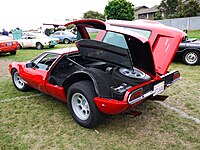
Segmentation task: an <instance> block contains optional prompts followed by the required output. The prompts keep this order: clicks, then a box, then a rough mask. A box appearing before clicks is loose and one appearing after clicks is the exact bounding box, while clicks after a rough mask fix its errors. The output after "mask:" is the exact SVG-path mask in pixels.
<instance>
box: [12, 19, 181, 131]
mask: <svg viewBox="0 0 200 150" xmlns="http://www.w3.org/2000/svg"><path fill="white" fill-rule="evenodd" d="M71 24H74V25H76V27H77V30H78V37H80V38H81V40H78V41H77V42H76V47H74V48H65V49H57V50H54V51H48V52H45V53H43V54H41V55H40V56H38V57H36V58H34V59H33V60H31V61H29V62H13V63H11V64H10V65H9V71H10V73H11V75H12V81H13V84H14V86H15V87H16V88H17V89H18V90H20V91H27V90H28V89H29V88H30V87H32V88H35V89H37V90H39V91H41V92H44V93H46V94H49V95H51V96H53V97H56V98H57V99H59V100H61V101H63V102H67V105H68V109H69V111H70V113H71V115H72V117H73V119H74V120H75V121H76V122H77V123H78V124H80V125H81V126H84V127H87V128H92V127H96V126H97V125H99V124H100V123H101V122H102V120H103V118H104V114H119V113H123V112H127V111H129V110H130V109H131V108H133V107H135V106H137V105H138V104H140V103H142V102H143V101H144V100H145V99H146V98H149V97H154V98H155V96H156V95H159V94H160V93H161V92H163V91H164V90H165V89H166V88H167V87H169V86H171V85H172V84H173V83H174V82H176V81H177V80H178V79H179V78H180V73H179V71H177V70H174V71H168V67H169V65H170V63H171V61H172V59H173V56H174V54H175V52H176V49H177V47H178V45H179V43H180V42H181V40H182V38H183V37H184V36H185V33H184V32H182V31H180V30H176V29H173V28H168V27H165V28H163V27H161V28H160V29H159V28H158V29H156V30H154V29H152V30H151V34H157V38H156V39H155V43H154V46H153V50H152V48H151V47H152V45H151V43H150V42H149V41H148V39H147V38H146V37H144V36H142V35H140V34H138V33H136V32H132V31H130V30H127V29H123V28H119V27H115V26H111V25H109V24H107V23H105V22H102V21H100V20H90V19H89V20H76V21H74V22H70V23H68V24H66V25H65V26H68V25H71ZM88 31H92V32H96V31H99V34H98V35H97V37H96V40H92V39H91V37H90V34H89V33H88ZM152 51H153V52H152Z"/></svg>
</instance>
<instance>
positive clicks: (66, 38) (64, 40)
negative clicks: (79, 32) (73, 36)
mask: <svg viewBox="0 0 200 150" xmlns="http://www.w3.org/2000/svg"><path fill="white" fill-rule="evenodd" d="M65 39H67V40H69V42H71V40H70V39H69V38H68V37H64V38H63V42H64V41H65Z"/></svg>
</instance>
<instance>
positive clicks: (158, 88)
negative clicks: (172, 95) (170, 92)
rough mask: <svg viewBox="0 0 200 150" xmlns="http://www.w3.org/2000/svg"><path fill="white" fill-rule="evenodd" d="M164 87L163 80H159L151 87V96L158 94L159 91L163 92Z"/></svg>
mask: <svg viewBox="0 0 200 150" xmlns="http://www.w3.org/2000/svg"><path fill="white" fill-rule="evenodd" d="M164 89H165V82H164V81H163V82H160V83H158V84H156V85H154V87H153V96H156V95H158V94H159V93H161V92H163V91H164Z"/></svg>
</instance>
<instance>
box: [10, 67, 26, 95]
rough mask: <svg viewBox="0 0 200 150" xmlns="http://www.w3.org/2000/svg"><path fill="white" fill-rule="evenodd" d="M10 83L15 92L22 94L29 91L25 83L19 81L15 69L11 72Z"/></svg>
mask: <svg viewBox="0 0 200 150" xmlns="http://www.w3.org/2000/svg"><path fill="white" fill-rule="evenodd" d="M12 81H13V84H14V86H15V88H16V89H17V90H19V91H23V92H26V91H28V90H29V86H28V85H27V84H26V83H24V81H23V80H22V79H21V77H20V76H19V74H18V72H17V70H16V69H15V70H13V71H12Z"/></svg>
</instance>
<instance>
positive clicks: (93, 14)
mask: <svg viewBox="0 0 200 150" xmlns="http://www.w3.org/2000/svg"><path fill="white" fill-rule="evenodd" d="M158 9H159V12H157V13H156V14H155V18H154V19H155V20H159V19H165V18H167V19H168V18H182V17H193V16H197V15H200V4H199V2H198V1H197V0H162V1H161V3H160V4H159V6H158ZM83 18H84V19H87V18H91V19H99V20H103V21H105V20H106V19H119V20H133V19H134V4H132V3H131V2H129V1H127V0H111V1H109V2H108V4H107V5H106V6H105V9H104V14H102V13H99V12H97V11H92V10H89V11H87V12H85V13H84V14H83Z"/></svg>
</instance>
